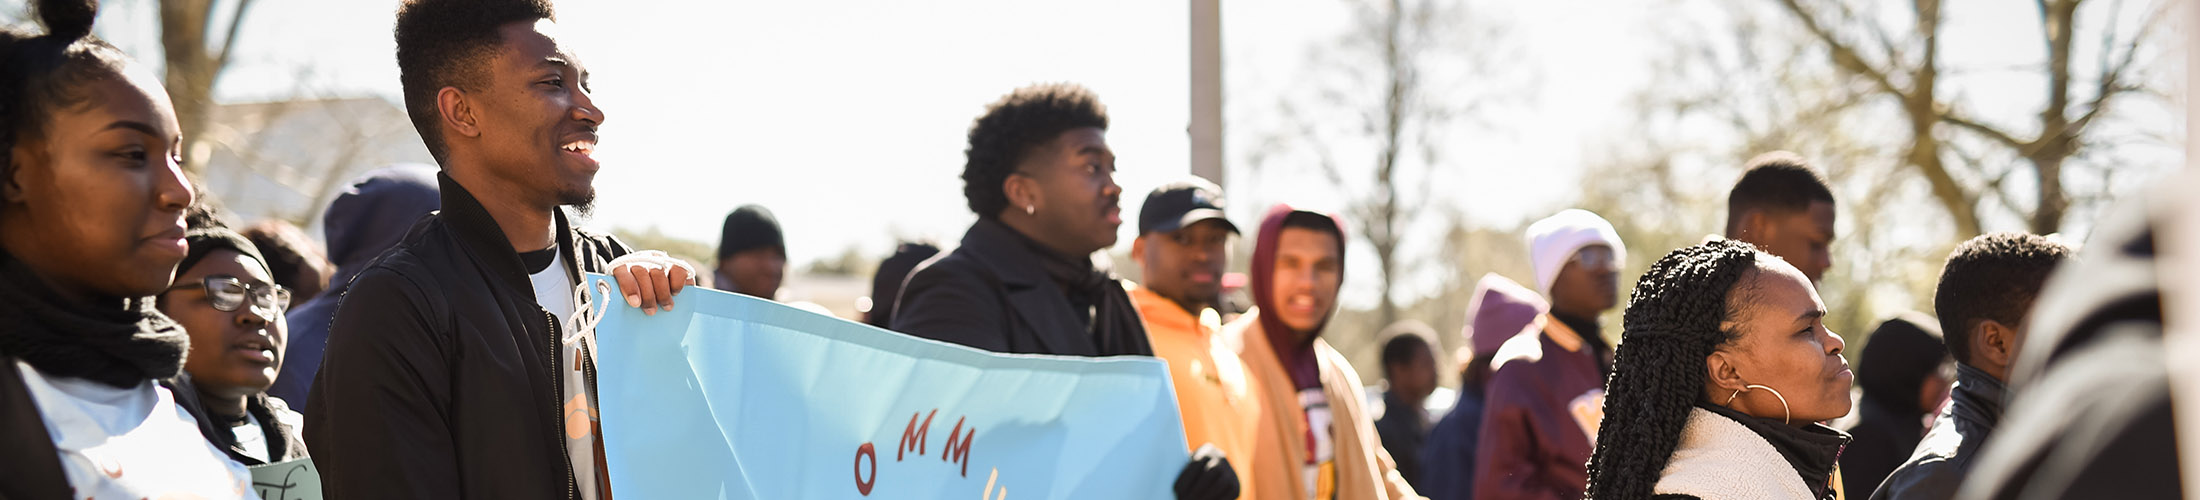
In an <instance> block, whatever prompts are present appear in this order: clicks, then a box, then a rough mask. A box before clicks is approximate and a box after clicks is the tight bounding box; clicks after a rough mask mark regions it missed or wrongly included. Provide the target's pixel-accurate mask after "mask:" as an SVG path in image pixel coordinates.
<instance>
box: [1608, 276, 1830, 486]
mask: <svg viewBox="0 0 2200 500" xmlns="http://www.w3.org/2000/svg"><path fill="white" fill-rule="evenodd" d="M1825 315H1826V307H1825V305H1824V303H1823V302H1821V301H1819V299H1818V292H1817V290H1816V288H1815V287H1813V286H1811V283H1810V280H1809V279H1808V278H1805V277H1803V273H1802V272H1801V271H1798V270H1796V269H1795V267H1794V266H1791V265H1788V263H1787V262H1786V261H1783V260H1780V258H1779V257H1774V256H1772V255H1770V254H1766V253H1764V252H1760V251H1758V250H1756V249H1755V248H1753V247H1751V246H1749V245H1748V244H1746V243H1740V242H1736V241H1732V240H1716V241H1711V242H1707V243H1703V244H1700V245H1696V246H1692V247H1687V248H1682V249H1679V250H1674V251H1673V252H1672V253H1669V254H1666V255H1665V257H1664V258H1662V259H1659V260H1658V262H1657V263H1656V264H1653V265H1651V266H1650V269H1649V271H1648V272H1645V273H1644V274H1643V276H1642V281H1641V282H1639V283H1637V284H1636V285H1635V293H1634V298H1633V299H1632V300H1631V301H1630V302H1629V303H1628V304H1627V314H1626V318H1625V324H1626V329H1625V332H1624V333H1622V334H1621V337H1620V344H1619V350H1618V353H1617V358H1615V360H1614V363H1613V365H1614V366H1613V369H1612V378H1611V380H1610V381H1609V383H1608V384H1607V393H1606V396H1605V400H1604V416H1605V418H1604V423H1603V426H1602V428H1601V429H1600V430H1599V431H1598V433H1597V442H1596V453H1595V454H1594V455H1592V456H1591V457H1590V459H1589V491H1588V497H1589V498H1592V499H1608V500H1609V499H1640V498H1700V499H1706V500H1723V499H1786V498H1796V499H1830V498H1833V497H1834V491H1833V488H1832V486H1831V484H1832V476H1833V467H1834V463H1835V460H1836V459H1837V458H1838V457H1839V456H1840V453H1841V448H1842V447H1843V446H1845V445H1847V444H1848V441H1849V436H1848V435H1847V434H1844V433H1842V432H1841V431H1838V430H1834V429H1833V428H1830V427H1826V426H1824V425H1820V424H1818V423H1817V422H1819V421H1823V420H1827V419H1832V418H1835V417H1839V416H1841V415H1844V414H1847V413H1848V412H1849V405H1850V401H1849V397H1848V393H1849V386H1850V384H1851V380H1852V379H1853V378H1854V375H1852V374H1850V372H1849V369H1848V362H1847V361H1845V360H1843V359H1842V358H1841V348H1842V342H1841V338H1840V337H1839V336H1837V335H1834V333H1833V332H1832V331H1830V330H1827V329H1826V326H1825V323H1824V322H1822V321H1820V320H1821V319H1823V318H1824V317H1825Z"/></svg>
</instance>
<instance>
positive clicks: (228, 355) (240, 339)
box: [160, 249, 289, 396]
mask: <svg viewBox="0 0 2200 500" xmlns="http://www.w3.org/2000/svg"><path fill="white" fill-rule="evenodd" d="M209 276H216V277H227V278H233V279H235V280H237V281H238V282H239V283H242V284H244V285H245V286H247V287H251V288H253V289H255V290H256V289H258V288H261V287H271V286H274V284H275V281H274V279H273V277H271V276H268V274H267V271H265V270H262V269H261V265H260V263H259V262H258V261H255V260H253V259H252V258H251V257H248V256H245V255H244V254H241V253H237V252H236V251H233V250H227V249H222V250H214V251H212V252H209V253H208V254H207V256H206V258H204V259H200V260H199V261H198V262H197V263H196V264H193V265H192V266H191V269H187V270H184V272H183V274H181V275H178V276H176V283H178V284H191V283H200V282H203V281H205V279H206V278H207V277H209ZM235 309H236V310H234V311H222V310H220V309H217V308H216V307H215V306H214V296H213V294H212V292H211V291H209V290H207V289H205V288H204V287H178V288H175V289H171V290H169V291H167V292H163V293H162V294H161V295H160V311H161V313H162V314H166V315H168V317H170V318H174V319H175V320H176V323H178V324H181V325H183V329H184V331H185V332H186V333H189V334H190V336H191V350H190V352H189V353H188V354H187V355H186V356H185V357H184V364H183V369H184V371H186V372H189V373H190V374H191V379H192V381H193V383H195V384H197V385H198V386H199V387H200V388H201V389H204V390H208V391H211V392H217V393H224V394H227V395H230V396H246V395H251V394H254V393H259V392H262V391H266V390H267V388H268V387H269V386H272V385H275V375H276V373H277V372H278V371H280V369H281V368H282V360H283V349H284V347H285V345H286V344H287V343H288V340H289V339H288V337H289V335H288V333H287V331H288V328H287V326H286V324H285V321H284V318H283V310H282V309H281V308H265V307H260V306H258V305H257V304H254V303H253V300H252V299H249V298H248V299H246V300H245V301H244V302H243V303H242V304H239V305H237V306H236V307H235Z"/></svg>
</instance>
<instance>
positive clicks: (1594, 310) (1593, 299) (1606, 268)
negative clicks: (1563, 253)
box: [1551, 244, 1619, 335]
mask: <svg viewBox="0 0 2200 500" xmlns="http://www.w3.org/2000/svg"><path fill="white" fill-rule="evenodd" d="M1618 304H1619V260H1618V257H1617V254H1616V252H1614V251H1613V250H1612V247H1611V246H1610V245H1604V244H1596V245H1589V246H1585V247H1581V250H1577V251H1575V252H1574V255H1573V257H1571V258H1569V259H1567V260H1566V263H1565V264H1564V265H1563V267H1560V268H1559V270H1558V276H1557V277H1556V278H1555V279H1553V280H1552V281H1551V308H1552V310H1554V311H1558V312H1563V313H1567V314H1572V315H1576V316H1586V317H1593V316H1596V315H1598V314H1602V313H1603V312H1604V311H1606V310H1609V309H1611V308H1612V307H1613V306H1616V305H1618ZM1592 333H1593V332H1582V334H1584V335H1589V334H1592Z"/></svg>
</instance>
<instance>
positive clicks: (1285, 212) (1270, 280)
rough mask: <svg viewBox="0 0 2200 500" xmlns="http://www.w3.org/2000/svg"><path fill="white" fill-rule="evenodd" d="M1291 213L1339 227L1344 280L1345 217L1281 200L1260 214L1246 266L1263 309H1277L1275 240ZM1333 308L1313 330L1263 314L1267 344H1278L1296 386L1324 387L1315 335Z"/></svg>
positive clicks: (1340, 276) (1339, 270)
mask: <svg viewBox="0 0 2200 500" xmlns="http://www.w3.org/2000/svg"><path fill="white" fill-rule="evenodd" d="M1291 214H1307V215H1312V216H1316V217H1320V218H1322V219H1324V220H1327V221H1329V223H1330V224H1333V225H1335V227H1336V230H1337V261H1338V264H1339V265H1338V266H1337V280H1338V283H1339V286H1342V283H1343V282H1344V281H1343V280H1344V266H1343V265H1342V264H1343V262H1344V249H1345V247H1346V246H1347V245H1346V244H1345V238H1344V237H1345V234H1346V233H1345V231H1344V229H1345V226H1344V220H1342V219H1338V218H1337V217H1336V216H1333V215H1329V214H1324V213H1321V212H1315V211H1310V210H1298V209H1294V208H1291V206H1290V205H1285V204H1280V203H1279V204H1277V205H1276V206H1274V207H1271V208H1269V209H1268V214H1267V215H1265V216H1262V217H1261V220H1260V232H1258V233H1254V234H1256V235H1258V236H1256V238H1257V239H1256V240H1255V241H1254V242H1253V262H1252V267H1249V268H1247V269H1250V270H1252V272H1249V273H1247V274H1251V275H1252V276H1251V277H1252V283H1251V291H1252V293H1253V305H1254V306H1257V307H1259V308H1260V310H1262V311H1274V310H1276V307H1275V304H1274V302H1275V299H1274V298H1273V295H1272V294H1271V293H1270V291H1271V290H1274V286H1275V284H1274V280H1275V278H1274V277H1273V276H1272V275H1274V274H1275V268H1276V240H1277V239H1278V238H1279V237H1280V233H1282V232H1283V231H1282V229H1283V221H1284V219H1288V218H1290V217H1291ZM1330 308H1331V314H1330V315H1328V316H1323V317H1322V322H1321V324H1319V325H1316V326H1315V327H1314V331H1312V332H1299V331H1296V330H1293V329H1291V327H1290V326H1287V325H1284V324H1283V318H1281V317H1278V316H1276V315H1274V314H1267V313H1263V314H1261V315H1260V329H1261V331H1262V332H1266V333H1267V334H1268V345H1271V346H1274V347H1275V351H1276V358H1277V359H1278V360H1280V361H1282V362H1283V368H1284V371H1286V372H1289V373H1290V374H1291V383H1292V385H1294V386H1295V388H1297V389H1312V388H1315V387H1321V370H1320V366H1319V365H1318V364H1316V362H1315V360H1314V338H1315V337H1319V336H1321V332H1322V329H1324V328H1326V327H1328V326H1329V319H1330V318H1332V317H1335V316H1336V314H1335V308H1336V305H1335V304H1331V305H1330Z"/></svg>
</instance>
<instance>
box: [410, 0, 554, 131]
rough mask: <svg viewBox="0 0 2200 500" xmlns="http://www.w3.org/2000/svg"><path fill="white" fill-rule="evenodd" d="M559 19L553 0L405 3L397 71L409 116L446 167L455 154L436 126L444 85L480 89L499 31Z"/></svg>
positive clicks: (424, 0) (499, 40)
mask: <svg viewBox="0 0 2200 500" xmlns="http://www.w3.org/2000/svg"><path fill="white" fill-rule="evenodd" d="M537 19H549V20H553V21H555V20H557V12H556V10H555V9H553V8H551V6H550V2H549V0H405V2H404V3H402V4H399V5H398V6H397V29H396V30H395V31H396V33H397V73H398V81H399V82H400V83H401V84H402V85H403V86H404V93H405V113H406V114H407V115H409V116H411V117H412V122H413V128H415V129H418V130H419V131H420V140H421V141H422V142H425V143H427V145H428V154H430V155H432V156H434V157H435V160H436V162H437V163H441V162H443V161H444V160H446V159H448V158H449V156H450V149H449V147H448V146H447V145H446V144H447V143H445V142H444V140H443V129H442V127H441V126H440V125H439V124H438V123H437V122H438V121H440V120H441V119H442V117H443V113H442V111H440V110H439V109H438V108H437V107H436V104H435V96H436V93H438V92H441V91H443V88H444V87H458V88H461V89H471V88H479V85H480V84H481V83H482V81H483V80H484V79H486V78H487V75H488V68H487V66H488V63H489V60H490V59H492V58H494V57H495V56H496V51H497V47H498V46H499V45H501V44H503V43H504V37H503V36H502V35H501V34H499V33H498V32H497V29H498V28H500V27H503V26H504V25H506V24H510V23H514V22H532V21H534V20H537Z"/></svg>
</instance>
